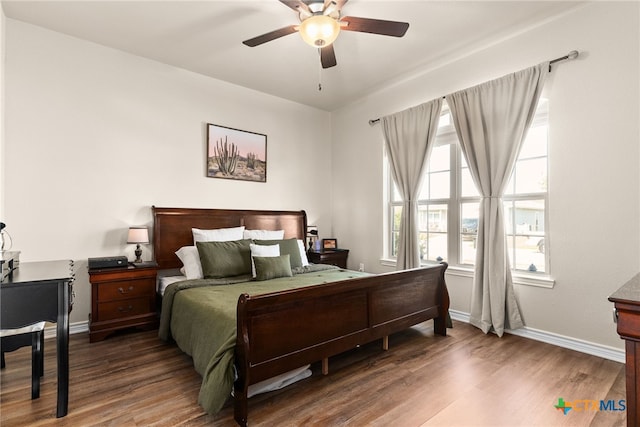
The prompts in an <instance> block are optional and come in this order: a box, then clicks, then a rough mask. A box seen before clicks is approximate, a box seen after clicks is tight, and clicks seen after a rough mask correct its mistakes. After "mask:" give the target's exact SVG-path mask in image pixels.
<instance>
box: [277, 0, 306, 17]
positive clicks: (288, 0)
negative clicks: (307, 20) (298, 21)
mask: <svg viewBox="0 0 640 427" xmlns="http://www.w3.org/2000/svg"><path fill="white" fill-rule="evenodd" d="M280 3H282V4H284V5H285V6H288V7H290V8H291V9H293V10H295V11H296V12H300V11H304V12H306V13H307V14H309V15H312V14H313V12H311V9H309V6H308V5H307V4H306V3H305V2H303V1H302V0H280Z"/></svg>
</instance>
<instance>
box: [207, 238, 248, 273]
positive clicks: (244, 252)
mask: <svg viewBox="0 0 640 427" xmlns="http://www.w3.org/2000/svg"><path fill="white" fill-rule="evenodd" d="M250 243H251V241H250V240H235V241H231V242H198V243H196V246H197V248H198V254H199V255H200V264H202V273H203V276H204V278H205V279H216V278H220V277H229V276H239V275H241V274H251V249H250V248H249V244H250Z"/></svg>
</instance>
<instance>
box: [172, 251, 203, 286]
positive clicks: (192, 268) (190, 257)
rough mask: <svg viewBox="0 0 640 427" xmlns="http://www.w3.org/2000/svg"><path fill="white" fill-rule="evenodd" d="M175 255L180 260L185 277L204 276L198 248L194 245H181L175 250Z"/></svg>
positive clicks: (195, 277) (199, 277) (198, 277)
mask: <svg viewBox="0 0 640 427" xmlns="http://www.w3.org/2000/svg"><path fill="white" fill-rule="evenodd" d="M176 255H178V258H180V261H182V265H183V268H184V275H185V276H186V277H187V279H202V278H203V277H204V275H203V274H202V266H201V265H200V255H199V254H198V248H196V247H195V246H183V247H181V248H180V249H178V250H177V251H176Z"/></svg>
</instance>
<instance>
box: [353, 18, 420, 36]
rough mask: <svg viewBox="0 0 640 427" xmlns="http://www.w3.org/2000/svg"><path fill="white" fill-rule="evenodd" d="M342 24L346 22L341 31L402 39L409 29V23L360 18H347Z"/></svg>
mask: <svg viewBox="0 0 640 427" xmlns="http://www.w3.org/2000/svg"><path fill="white" fill-rule="evenodd" d="M340 22H346V23H347V25H346V26H341V27H340V29H341V30H345V31H358V32H361V33H371V34H381V35H383V36H394V37H402V36H404V34H405V33H406V32H407V30H408V29H409V23H408V22H398V21H384V20H382V19H371V18H358V17H355V16H345V17H343V18H342V19H340Z"/></svg>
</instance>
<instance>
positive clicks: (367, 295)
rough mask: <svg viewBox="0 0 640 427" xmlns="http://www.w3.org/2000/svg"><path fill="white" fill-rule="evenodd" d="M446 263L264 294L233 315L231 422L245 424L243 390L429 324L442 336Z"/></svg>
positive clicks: (244, 300) (242, 302)
mask: <svg viewBox="0 0 640 427" xmlns="http://www.w3.org/2000/svg"><path fill="white" fill-rule="evenodd" d="M446 268H447V264H446V263H442V264H440V265H437V266H433V267H426V268H418V269H412V270H404V271H399V272H393V273H386V274H380V275H376V276H369V277H362V278H357V279H350V280H344V281H339V282H333V283H327V284H323V285H318V286H313V287H308V288H301V289H295V290H289V291H283V292H277V293H272V294H265V295H258V296H249V295H247V294H244V295H241V296H240V298H239V300H238V308H237V310H238V311H237V322H238V324H237V341H236V349H235V362H236V367H237V369H238V378H237V380H236V382H235V384H234V395H235V419H236V421H237V422H238V424H240V425H246V424H247V413H248V403H247V390H248V387H249V385H250V384H255V383H257V382H259V381H262V380H265V379H267V378H271V377H273V376H275V375H279V374H282V373H284V372H287V371H290V370H292V369H295V368H298V367H300V366H303V365H306V364H308V363H313V362H317V361H322V360H326V359H328V358H329V357H330V356H333V355H336V354H339V353H342V352H344V351H347V350H349V349H352V348H354V347H356V346H357V345H361V344H366V343H368V342H371V341H374V340H377V339H380V338H384V337H387V336H389V335H390V334H392V333H394V332H398V331H401V330H403V329H406V328H409V327H411V326H413V325H416V324H418V323H421V322H424V321H426V320H429V319H434V331H435V333H437V334H439V335H446V333H447V332H446V331H447V329H446V326H447V316H448V310H449V294H448V292H447V287H446V284H445V280H444V273H445V270H446Z"/></svg>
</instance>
